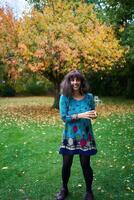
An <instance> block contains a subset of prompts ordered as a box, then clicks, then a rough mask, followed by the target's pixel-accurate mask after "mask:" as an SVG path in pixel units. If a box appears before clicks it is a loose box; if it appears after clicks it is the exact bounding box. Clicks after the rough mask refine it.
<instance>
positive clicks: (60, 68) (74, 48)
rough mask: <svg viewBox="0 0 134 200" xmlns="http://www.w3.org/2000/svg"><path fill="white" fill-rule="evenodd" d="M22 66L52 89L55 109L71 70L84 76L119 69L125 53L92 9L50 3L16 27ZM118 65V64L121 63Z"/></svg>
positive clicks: (111, 32)
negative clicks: (114, 68)
mask: <svg viewBox="0 0 134 200" xmlns="http://www.w3.org/2000/svg"><path fill="white" fill-rule="evenodd" d="M19 41H21V42H20V43H19V45H18V58H19V59H20V58H21V65H22V63H23V67H24V66H26V67H27V68H29V69H30V70H32V71H34V72H37V73H42V74H43V75H44V76H46V77H47V78H48V79H49V80H50V81H52V82H53V83H54V86H55V106H57V102H58V97H59V85H60V82H61V80H62V78H63V76H64V75H65V74H66V73H67V72H69V71H70V70H72V69H78V70H81V71H82V72H83V73H87V72H89V71H90V70H91V71H99V70H100V71H103V70H111V69H112V66H113V64H115V63H118V67H121V66H122V65H121V64H119V61H121V60H122V58H123V55H124V49H123V48H122V47H121V46H120V45H119V41H118V40H117V39H116V38H115V35H114V32H113V30H112V27H111V26H106V24H104V23H102V22H100V21H99V20H98V19H97V17H96V14H95V12H94V11H93V8H92V6H91V5H88V4H87V3H82V4H81V3H79V4H77V6H75V4H74V5H73V4H72V3H71V4H70V3H68V1H61V0H58V1H53V5H52V4H48V5H46V6H45V8H44V10H43V12H38V11H37V10H34V9H33V11H32V12H31V14H30V15H29V16H28V15H27V16H25V17H24V18H23V19H22V21H21V25H20V27H19ZM120 63H121V62H120Z"/></svg>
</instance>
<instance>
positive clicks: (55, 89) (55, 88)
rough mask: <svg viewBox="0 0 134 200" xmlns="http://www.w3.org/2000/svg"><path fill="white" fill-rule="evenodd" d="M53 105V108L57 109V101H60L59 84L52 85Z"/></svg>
mask: <svg viewBox="0 0 134 200" xmlns="http://www.w3.org/2000/svg"><path fill="white" fill-rule="evenodd" d="M54 86H55V87H54V104H53V106H52V107H53V108H56V109H59V99H60V84H58V83H55V85H54Z"/></svg>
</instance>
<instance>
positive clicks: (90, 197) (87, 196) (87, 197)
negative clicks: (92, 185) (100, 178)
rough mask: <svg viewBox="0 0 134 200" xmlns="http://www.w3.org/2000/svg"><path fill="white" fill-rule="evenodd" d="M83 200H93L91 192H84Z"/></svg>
mask: <svg viewBox="0 0 134 200" xmlns="http://www.w3.org/2000/svg"><path fill="white" fill-rule="evenodd" d="M84 200H94V196H93V192H86V194H85V197H84Z"/></svg>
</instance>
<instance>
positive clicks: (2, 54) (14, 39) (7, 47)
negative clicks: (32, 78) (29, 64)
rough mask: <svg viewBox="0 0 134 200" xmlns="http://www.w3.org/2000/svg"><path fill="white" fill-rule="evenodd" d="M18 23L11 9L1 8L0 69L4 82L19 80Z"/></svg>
mask: <svg viewBox="0 0 134 200" xmlns="http://www.w3.org/2000/svg"><path fill="white" fill-rule="evenodd" d="M17 26H18V23H17V21H16V20H15V18H14V16H13V13H12V11H11V10H10V9H6V10H4V9H2V8H0V68H1V79H2V81H3V82H10V81H11V77H13V79H12V80H15V79H16V78H17V70H16V67H17V60H16V53H17V48H18V31H17Z"/></svg>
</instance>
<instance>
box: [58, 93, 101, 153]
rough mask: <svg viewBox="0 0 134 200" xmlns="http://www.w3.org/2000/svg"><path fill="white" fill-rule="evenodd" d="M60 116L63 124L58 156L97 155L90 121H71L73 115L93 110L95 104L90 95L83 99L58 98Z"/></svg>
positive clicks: (62, 96)
mask: <svg viewBox="0 0 134 200" xmlns="http://www.w3.org/2000/svg"><path fill="white" fill-rule="evenodd" d="M59 108H60V115H61V118H62V120H63V121H64V123H65V128H64V130H63V136H62V142H61V146H60V150H59V153H60V154H85V155H94V154H96V153H97V148H96V142H95V138H94V134H93V129H92V124H91V120H90V119H75V120H74V119H73V117H72V116H73V115H74V114H79V113H83V112H86V111H90V110H94V109H95V103H94V100H93V95H92V94H91V93H87V94H85V96H84V97H83V99H81V100H76V99H74V98H73V97H67V96H64V95H61V96H60V102H59Z"/></svg>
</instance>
